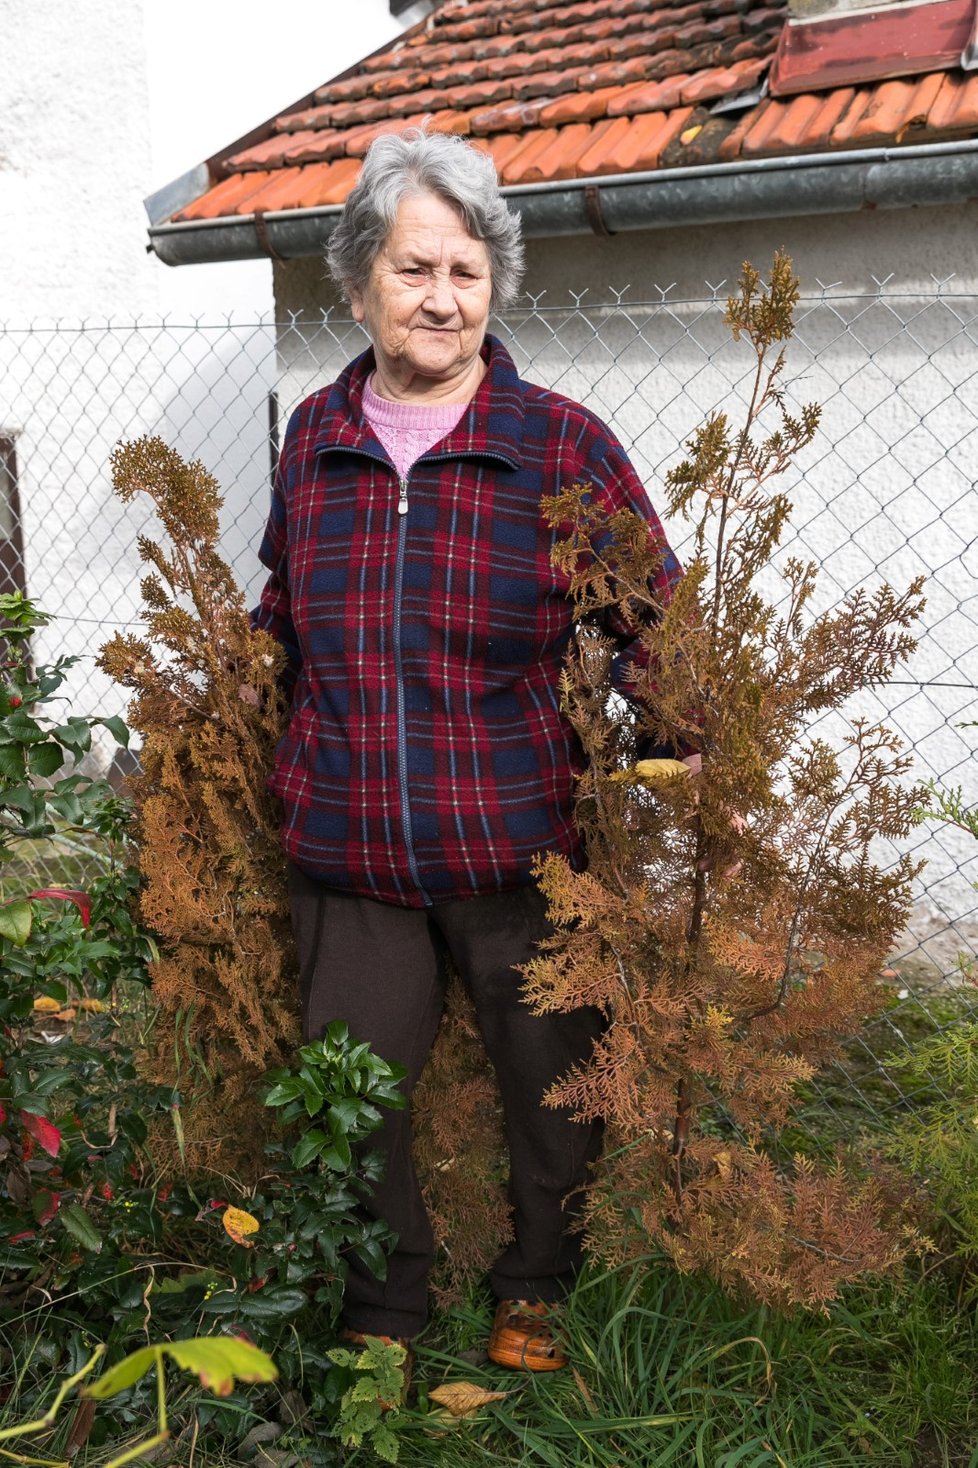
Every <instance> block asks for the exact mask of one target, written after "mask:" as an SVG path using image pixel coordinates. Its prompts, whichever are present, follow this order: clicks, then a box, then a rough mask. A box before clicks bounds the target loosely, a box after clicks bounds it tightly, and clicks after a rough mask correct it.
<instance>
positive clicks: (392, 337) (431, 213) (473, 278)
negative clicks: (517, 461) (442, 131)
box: [350, 194, 492, 402]
mask: <svg viewBox="0 0 978 1468" xmlns="http://www.w3.org/2000/svg"><path fill="white" fill-rule="evenodd" d="M491 294H492V280H491V277H490V273H489V252H488V250H487V249H486V247H485V244H484V243H483V241H482V240H477V239H473V237H472V235H470V234H469V232H468V230H467V229H466V227H465V225H464V224H463V222H462V220H461V218H460V217H459V215H458V214H456V212H455V210H454V209H453V208H451V206H450V205H448V204H446V203H445V201H444V200H443V199H439V198H437V197H436V196H435V195H434V194H412V195H410V196H409V197H408V198H406V199H404V200H403V202H402V203H401V206H400V208H399V209H398V211H397V218H396V220H395V222H394V227H393V229H392V230H391V232H390V234H389V235H388V236H387V239H386V241H385V242H384V244H383V246H382V247H381V249H380V251H379V253H378V255H377V257H376V259H375V260H374V263H373V265H372V267H371V270H370V277H369V279H368V281H367V283H366V285H365V286H364V287H363V289H362V290H357V291H352V292H351V302H350V304H351V305H352V308H353V315H354V317H355V319H356V320H357V321H359V322H362V324H363V325H364V326H365V328H366V330H367V333H368V335H369V336H370V340H371V341H372V342H373V345H374V351H375V354H376V357H377V379H378V381H377V388H378V391H380V393H381V395H382V396H387V397H394V398H395V399H397V398H401V399H403V400H409V399H415V400H417V399H421V398H426V397H428V398H434V399H436V400H437V399H440V400H441V401H443V402H447V401H450V400H451V399H452V398H454V399H455V400H456V401H465V400H466V397H471V396H472V393H473V392H474V391H475V388H476V387H477V386H478V384H479V381H480V379H481V377H482V362H481V359H480V357H479V349H480V347H481V346H482V342H483V339H484V337H485V334H486V323H487V321H488V319H489V298H490V296H491Z"/></svg>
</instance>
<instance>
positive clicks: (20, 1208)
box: [0, 597, 405, 1445]
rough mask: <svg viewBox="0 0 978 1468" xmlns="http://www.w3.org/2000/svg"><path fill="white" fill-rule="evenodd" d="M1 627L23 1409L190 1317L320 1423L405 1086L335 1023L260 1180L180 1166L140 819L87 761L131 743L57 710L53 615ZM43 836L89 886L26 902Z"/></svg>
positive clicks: (134, 1409)
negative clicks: (159, 1069)
mask: <svg viewBox="0 0 978 1468" xmlns="http://www.w3.org/2000/svg"><path fill="white" fill-rule="evenodd" d="M0 618H2V620H0V638H2V639H3V641H4V643H5V651H4V659H5V660H4V663H3V672H4V680H5V681H4V682H3V683H2V684H0V879H2V880H3V886H2V888H0V903H2V904H3V905H0V1062H2V1069H0V1161H2V1164H3V1165H2V1167H0V1323H2V1325H3V1326H4V1327H5V1329H6V1339H7V1350H8V1351H9V1353H10V1355H11V1357H12V1358H14V1359H17V1358H18V1357H19V1356H20V1355H21V1354H22V1353H23V1358H24V1364H23V1368H22V1369H21V1371H20V1374H21V1376H22V1378H23V1380H22V1383H21V1385H22V1394H23V1395H24V1397H25V1400H26V1401H27V1402H28V1404H29V1403H30V1402H31V1400H32V1393H33V1394H34V1395H35V1396H36V1395H37V1394H39V1393H43V1392H44V1391H45V1390H46V1389H47V1387H48V1385H49V1383H50V1380H51V1374H52V1373H53V1372H58V1371H61V1372H66V1373H68V1374H74V1373H77V1372H78V1371H80V1370H81V1369H82V1367H83V1365H84V1362H85V1360H86V1359H87V1358H88V1357H89V1355H90V1353H91V1348H92V1345H93V1343H94V1342H95V1341H98V1342H99V1343H100V1344H101V1346H102V1347H103V1349H104V1352H105V1356H106V1360H107V1361H108V1363H109V1364H110V1365H111V1364H112V1363H113V1362H116V1361H118V1360H119V1359H120V1358H121V1357H122V1356H123V1355H124V1354H125V1352H126V1351H127V1350H128V1349H129V1347H130V1345H131V1344H132V1341H133V1339H134V1338H139V1337H141V1338H142V1339H145V1337H146V1334H147V1333H150V1332H151V1333H152V1335H153V1336H155V1337H156V1338H158V1339H160V1338H162V1339H164V1340H165V1339H166V1338H169V1337H173V1336H182V1335H185V1334H186V1332H187V1328H188V1324H189V1323H191V1322H193V1324H194V1326H195V1328H196V1329H198V1330H199V1331H207V1330H218V1331H220V1332H223V1333H224V1334H226V1335H227V1336H228V1337H229V1338H231V1337H234V1336H237V1335H243V1336H245V1337H246V1338H249V1339H250V1338H254V1339H256V1340H257V1342H258V1343H259V1344H260V1345H261V1346H263V1347H265V1348H267V1349H269V1350H275V1351H276V1352H277V1353H280V1354H281V1358H282V1375H283V1383H284V1384H285V1385H286V1386H287V1385H289V1384H290V1383H292V1384H298V1383H301V1382H302V1381H303V1380H305V1382H306V1384H307V1385H308V1386H309V1391H308V1393H307V1396H308V1397H309V1405H310V1406H311V1407H312V1408H313V1409H314V1410H318V1411H335V1410H338V1402H339V1398H340V1395H341V1393H342V1390H343V1385H342V1382H341V1381H339V1380H338V1375H337V1373H336V1372H334V1371H332V1363H331V1362H330V1361H329V1359H328V1357H327V1355H326V1351H327V1349H328V1348H329V1346H330V1345H331V1344H332V1342H333V1340H334V1338H335V1322H336V1319H337V1316H338V1312H339V1305H340V1300H341V1298H342V1291H343V1282H344V1279H345V1275H346V1268H347V1264H346V1258H347V1254H348V1252H349V1251H350V1250H354V1251H356V1252H357V1253H358V1254H359V1256H360V1257H361V1259H362V1260H363V1261H364V1263H366V1264H367V1265H368V1267H370V1268H371V1269H373V1270H375V1271H376V1272H377V1273H378V1274H383V1272H384V1270H385V1267H386V1253H385V1246H386V1244H387V1243H388V1238H389V1236H388V1232H387V1230H386V1229H385V1227H384V1226H383V1225H381V1224H379V1223H377V1222H375V1221H373V1220H371V1219H369V1218H368V1217H367V1216H366V1214H365V1213H363V1212H362V1211H361V1209H360V1207H359V1205H360V1202H361V1200H362V1198H363V1196H364V1194H365V1192H366V1191H367V1190H368V1189H369V1187H370V1185H371V1183H372V1181H374V1180H375V1179H376V1178H377V1176H378V1174H379V1166H380V1160H379V1156H378V1155H377V1154H371V1153H369V1152H365V1151H364V1149H363V1143H364V1141H365V1139H366V1138H367V1137H368V1136H369V1134H370V1133H371V1132H372V1131H373V1130H374V1129H375V1128H376V1127H377V1126H378V1125H379V1122H380V1117H381V1108H382V1107H389V1106H403V1105H404V1104H405V1103H404V1098H403V1096H402V1095H401V1093H400V1092H399V1091H398V1090H397V1082H398V1080H399V1078H400V1074H401V1073H400V1072H399V1071H398V1070H397V1069H396V1068H395V1067H391V1066H388V1065H387V1064H386V1063H385V1062H384V1061H382V1060H380V1059H379V1058H378V1057H376V1056H374V1055H372V1054H371V1053H370V1051H369V1049H368V1047H367V1046H366V1045H363V1044H357V1043H356V1042H355V1041H353V1040H351V1039H350V1037H349V1035H348V1033H347V1031H346V1028H345V1026H342V1025H339V1026H333V1027H332V1028H331V1030H330V1032H329V1034H328V1035H327V1036H326V1037H325V1038H324V1040H322V1041H320V1042H318V1043H317V1044H315V1045H310V1046H306V1047H304V1048H303V1050H302V1051H301V1052H300V1053H299V1055H298V1057H297V1059H296V1063H295V1066H294V1067H293V1068H288V1067H279V1068H278V1069H277V1070H276V1071H274V1072H272V1073H271V1074H270V1075H269V1076H268V1078H267V1085H266V1091H267V1098H266V1099H267V1104H268V1106H269V1107H270V1108H271V1109H272V1111H273V1112H274V1113H275V1118H276V1121H277V1122H278V1123H279V1124H278V1126H273V1127H272V1128H271V1129H270V1131H271V1134H272V1136H273V1140H272V1141H271V1142H270V1143H269V1145H268V1147H267V1148H266V1158H265V1167H264V1169H263V1175H262V1177H261V1179H260V1182H259V1184H258V1185H257V1186H254V1187H249V1188H245V1187H243V1186H242V1185H240V1184H239V1183H238V1182H236V1181H235V1179H234V1178H233V1177H229V1176H227V1175H226V1174H224V1173H221V1174H217V1175H211V1174H209V1173H208V1172H207V1171H206V1170H205V1169H203V1168H200V1167H198V1168H196V1169H195V1170H193V1171H191V1170H189V1169H187V1168H185V1167H184V1168H182V1169H181V1168H180V1167H174V1166H173V1157H177V1158H179V1157H180V1155H181V1151H182V1147H181V1143H182V1136H183V1110H184V1103H183V1098H182V1096H181V1092H180V1090H179V1089H178V1088H177V1087H176V1086H174V1085H173V1084H172V1083H170V1082H168V1083H167V1084H160V1083H159V1081H158V1080H157V1079H155V1078H154V1077H153V1075H152V1073H151V1066H152V1056H153V1053H154V1050H155V1045H154V1034H153V1032H154V1027H156V1026H158V1025H159V1024H160V1023H174V1022H176V1023H179V1016H177V1019H176V1021H174V1017H173V1016H172V1015H170V1014H168V1013H164V1012H162V1011H160V1009H159V1008H158V1007H157V1006H156V1005H155V1003H154V998H153V994H152V990H151V986H150V975H149V968H150V964H151V961H152V960H154V959H155V956H156V947H155V943H154V940H153V938H152V936H151V935H150V934H149V933H148V932H147V931H146V929H145V928H144V927H143V926H142V925H141V924H140V923H139V921H138V919H137V917H136V916H135V913H136V906H135V896H136V892H137V888H138V886H139V880H140V879H139V874H138V871H137V869H136V866H135V863H134V860H133V852H132V849H131V844H130V841H129V837H130V827H129V813H130V812H129V806H128V804H127V803H126V801H124V800H123V799H121V798H120V797H119V796H118V795H117V794H116V793H115V792H114V791H113V790H112V788H111V786H110V785H109V784H108V783H107V782H106V781H104V780H99V779H96V778H91V777H88V776H84V775H82V774H80V773H79V771H78V770H77V761H78V759H79V757H80V756H82V755H84V754H85V753H87V752H88V750H89V748H90V747H91V741H92V734H93V731H94V729H95V727H96V726H97V725H99V724H102V725H106V726H107V727H109V729H110V730H111V732H112V733H113V734H114V735H115V737H116V738H117V739H118V740H119V741H120V742H122V743H125V742H126V739H127V731H126V729H125V726H124V725H123V724H122V723H121V722H120V721H118V720H109V719H81V718H78V717H75V716H69V717H67V718H62V719H58V718H57V717H54V716H53V715H52V714H51V712H50V709H51V705H52V701H53V700H54V699H55V698H56V697H57V695H58V690H59V689H60V688H61V686H62V683H63V680H64V675H65V671H66V669H67V667H68V666H69V661H70V660H68V659H61V660H60V661H59V662H58V663H56V664H54V665H52V666H50V667H46V666H39V667H36V668H35V667H33V666H32V664H31V661H30V658H29V637H30V633H31V631H32V630H34V629H35V628H37V627H38V626H40V625H42V624H43V621H44V620H45V619H44V617H43V614H41V613H39V612H38V611H36V609H34V608H33V607H32V606H31V604H30V603H29V602H27V601H25V600H24V599H23V598H20V597H5V598H2V599H0ZM62 772H64V773H62ZM55 776H57V778H56V779H55V778H54V777H55ZM37 841H44V842H45V843H47V845H46V847H45V850H46V852H47V851H50V850H54V851H56V852H57V851H61V850H67V851H68V853H69V856H70V859H71V861H72V862H75V861H76V859H77V860H82V861H83V862H84V868H82V867H79V866H77V865H76V866H73V867H72V869H71V870H72V873H73V874H77V873H78V872H80V871H81V870H82V869H84V870H86V871H88V872H95V873H96V874H97V875H95V876H94V877H92V878H91V879H90V880H87V881H86V886H85V888H84V889H82V888H76V887H45V888H37V887H34V886H33V885H32V884H33V882H34V881H36V876H33V875H32V858H31V856H30V854H29V852H28V856H27V858H26V859H25V858H24V857H23V855H22V853H23V851H24V848H25V847H26V848H28V849H29V848H31V847H32V845H33V844H34V843H36V842H37ZM201 1104H206V1103H201ZM204 1120H205V1122H206V1118H204ZM166 1131H169V1135H170V1136H171V1137H172V1138H173V1139H174V1143H175V1145H174V1146H173V1147H172V1148H170V1149H164V1151H166V1150H168V1151H169V1153H170V1154H172V1155H170V1156H169V1157H168V1159H167V1164H168V1165H167V1166H166V1167H163V1166H161V1158H160V1156H158V1155H155V1154H154V1146H155V1145H156V1140H157V1139H158V1138H159V1137H160V1136H161V1135H165V1133H166ZM229 1203H230V1204H232V1205H235V1206H230V1207H229ZM242 1206H243V1207H244V1208H246V1209H248V1210H249V1211H248V1212H247V1213H242V1212H241V1211H240V1209H241V1207H242ZM241 1219H245V1220H247V1221H248V1222H247V1231H245V1230H243V1229H241V1228H239V1227H236V1220H237V1221H238V1222H240V1220H241ZM2 1355H3V1352H2V1350H0V1359H2ZM28 1360H29V1363H30V1364H28ZM147 1391H148V1388H147V1387H146V1386H145V1385H135V1386H134V1387H133V1390H132V1392H129V1393H127V1394H125V1395H124V1396H123V1397H122V1398H121V1399H120V1400H119V1401H118V1402H115V1401H114V1402H113V1404H112V1407H111V1409H110V1410H108V1411H105V1410H104V1409H103V1411H102V1412H100V1414H99V1416H98V1418H97V1420H96V1422H95V1423H94V1425H93V1426H92V1429H91V1432H92V1438H91V1440H92V1442H93V1443H95V1444H96V1445H97V1444H99V1443H100V1442H102V1443H104V1442H105V1441H113V1440H115V1438H114V1436H113V1435H116V1436H118V1435H123V1436H124V1435H125V1433H126V1432H127V1431H129V1430H131V1428H132V1426H133V1425H134V1424H135V1423H138V1422H139V1420H140V1417H141V1415H142V1416H144V1415H145V1409H146V1405H147V1400H148V1398H147V1397H146V1393H147ZM196 1410H198V1413H199V1415H200V1416H201V1418H202V1419H203V1420H205V1425H206V1427H207V1429H208V1431H210V1432H212V1433H214V1434H216V1435H217V1436H218V1437H220V1435H221V1434H222V1433H223V1432H228V1431H231V1432H238V1431H239V1429H240V1424H241V1419H242V1413H250V1412H251V1411H252V1403H250V1402H249V1401H248V1399H246V1398H244V1397H240V1396H236V1395H234V1394H232V1397H231V1398H229V1399H228V1400H227V1401H223V1400H222V1401H215V1402H213V1403H210V1404H208V1405H207V1406H206V1407H205V1406H200V1407H199V1408H197V1409H196Z"/></svg>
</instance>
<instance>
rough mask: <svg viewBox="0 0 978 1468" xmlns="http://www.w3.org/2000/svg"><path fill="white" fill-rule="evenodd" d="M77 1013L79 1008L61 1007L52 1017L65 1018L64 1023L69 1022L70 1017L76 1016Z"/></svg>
mask: <svg viewBox="0 0 978 1468" xmlns="http://www.w3.org/2000/svg"><path fill="white" fill-rule="evenodd" d="M77 1013H78V1010H77V1009H59V1010H58V1012H57V1014H53V1015H52V1016H51V1018H52V1019H60V1020H63V1021H64V1023H65V1024H67V1023H68V1021H69V1020H70V1019H74V1018H75V1015H76V1014H77Z"/></svg>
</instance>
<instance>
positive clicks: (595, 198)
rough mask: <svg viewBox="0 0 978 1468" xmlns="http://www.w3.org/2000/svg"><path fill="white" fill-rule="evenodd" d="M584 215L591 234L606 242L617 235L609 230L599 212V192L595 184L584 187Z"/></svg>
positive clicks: (615, 231) (614, 231) (612, 230)
mask: <svg viewBox="0 0 978 1468" xmlns="http://www.w3.org/2000/svg"><path fill="white" fill-rule="evenodd" d="M584 213H585V214H586V215H587V222H588V224H589V225H590V226H591V231H592V233H593V234H596V235H600V236H601V237H602V238H603V239H606V240H610V239H611V238H612V237H613V236H614V235H615V234H617V232H618V231H617V230H614V229H609V228H608V226H607V224H606V223H605V217H604V215H603V214H602V212H601V190H600V189H599V187H598V185H597V184H595V183H589V184H585V185H584Z"/></svg>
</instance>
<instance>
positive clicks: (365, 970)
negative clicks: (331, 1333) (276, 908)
mask: <svg viewBox="0 0 978 1468" xmlns="http://www.w3.org/2000/svg"><path fill="white" fill-rule="evenodd" d="M289 898H290V902H291V906H292V926H293V931H294V933H295V939H296V946H297V949H298V954H299V984H300V990H301V995H302V1027H303V1036H304V1038H305V1040H306V1041H307V1042H308V1041H309V1040H314V1039H319V1038H320V1037H321V1036H322V1034H323V1032H324V1030H325V1029H326V1026H327V1025H328V1024H329V1023H330V1022H331V1021H332V1020H335V1019H342V1020H345V1021H346V1023H347V1025H348V1026H349V1029H350V1034H351V1036H352V1037H353V1038H354V1039H356V1040H366V1041H367V1042H368V1044H369V1045H370V1048H371V1050H373V1051H374V1052H375V1054H377V1055H380V1056H381V1057H382V1058H383V1059H384V1060H388V1061H397V1062H398V1063H399V1064H401V1065H403V1066H405V1067H406V1068H407V1072H408V1074H407V1079H406V1080H405V1081H404V1082H403V1083H402V1089H403V1090H404V1091H405V1093H406V1094H407V1095H410V1093H411V1091H412V1090H413V1089H414V1086H415V1084H416V1082H417V1079H418V1077H419V1075H420V1074H421V1071H422V1069H423V1067H424V1063H425V1061H426V1060H427V1058H428V1055H429V1052H430V1050H431V1046H432V1043H433V1041H434V1037H435V1031H436V1029H437V1028H438V1021H439V1018H440V1016H441V1011H442V1008H443V1004H444V994H445V965H444V961H443V958H442V954H443V951H444V950H443V944H442V942H441V939H440V937H439V935H438V934H437V933H435V932H434V931H433V930H432V928H431V927H430V924H429V920H428V915H427V913H426V912H424V911H422V910H418V909H415V908H402V907H395V906H393V905H391V904H389V903H384V902H375V901H372V900H371V899H370V898H365V897H355V896H350V895H349V894H347V893H342V892H336V891H334V890H332V889H331V888H329V887H326V886H324V885H323V884H322V883H321V882H315V881H312V880H311V879H310V878H309V877H306V876H305V875H304V874H303V873H302V872H301V871H300V870H299V869H298V868H297V867H295V866H292V865H291V864H290V868H289ZM383 1114H384V1123H383V1126H382V1127H381V1129H380V1130H379V1131H378V1132H374V1133H373V1134H372V1135H371V1137H370V1138H369V1140H368V1142H367V1144H366V1145H367V1146H368V1147H376V1148H378V1149H379V1150H380V1151H381V1152H383V1153H384V1156H385V1163H386V1165H385V1169H384V1176H383V1179H382V1180H381V1181H380V1182H379V1183H378V1184H376V1185H375V1187H374V1190H373V1195H372V1197H371V1198H370V1200H369V1202H368V1204H367V1205H366V1206H367V1209H368V1211H369V1214H370V1215H371V1216H373V1217H375V1218H381V1219H383V1220H384V1221H385V1222H386V1223H387V1224H389V1225H390V1227H391V1228H392V1229H394V1231H395V1232H396V1233H397V1236H398V1238H397V1244H396V1247H395V1249H394V1251H393V1253H392V1255H391V1256H390V1258H389V1260H388V1269H387V1278H386V1280H378V1279H376V1278H375V1277H374V1275H372V1274H371V1273H370V1271H369V1270H368V1269H367V1268H366V1266H365V1265H363V1264H361V1263H360V1261H359V1260H358V1259H357V1258H356V1257H355V1255H353V1254H352V1253H351V1254H350V1256H349V1275H348V1278H347V1284H346V1293H345V1296H344V1303H343V1317H344V1321H345V1323H346V1324H347V1325H348V1326H349V1327H350V1328H351V1329H353V1330H359V1331H366V1332H370V1333H373V1334H378V1335H402V1336H413V1335H416V1334H417V1332H418V1331H419V1330H420V1329H421V1328H422V1326H423V1325H424V1323H425V1320H426V1319H427V1286H428V1272H429V1270H430V1268H431V1262H432V1259H433V1257H434V1240H433V1236H432V1230H431V1224H430V1222H429V1219H428V1214H427V1211H426V1209H425V1205H424V1200H423V1198H422V1196H421V1189H420V1186H419V1184H418V1179H417V1174H416V1173H415V1169H414V1162H413V1158H412V1155H411V1117H410V1111H409V1109H405V1110H403V1111H387V1110H384V1113H383Z"/></svg>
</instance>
